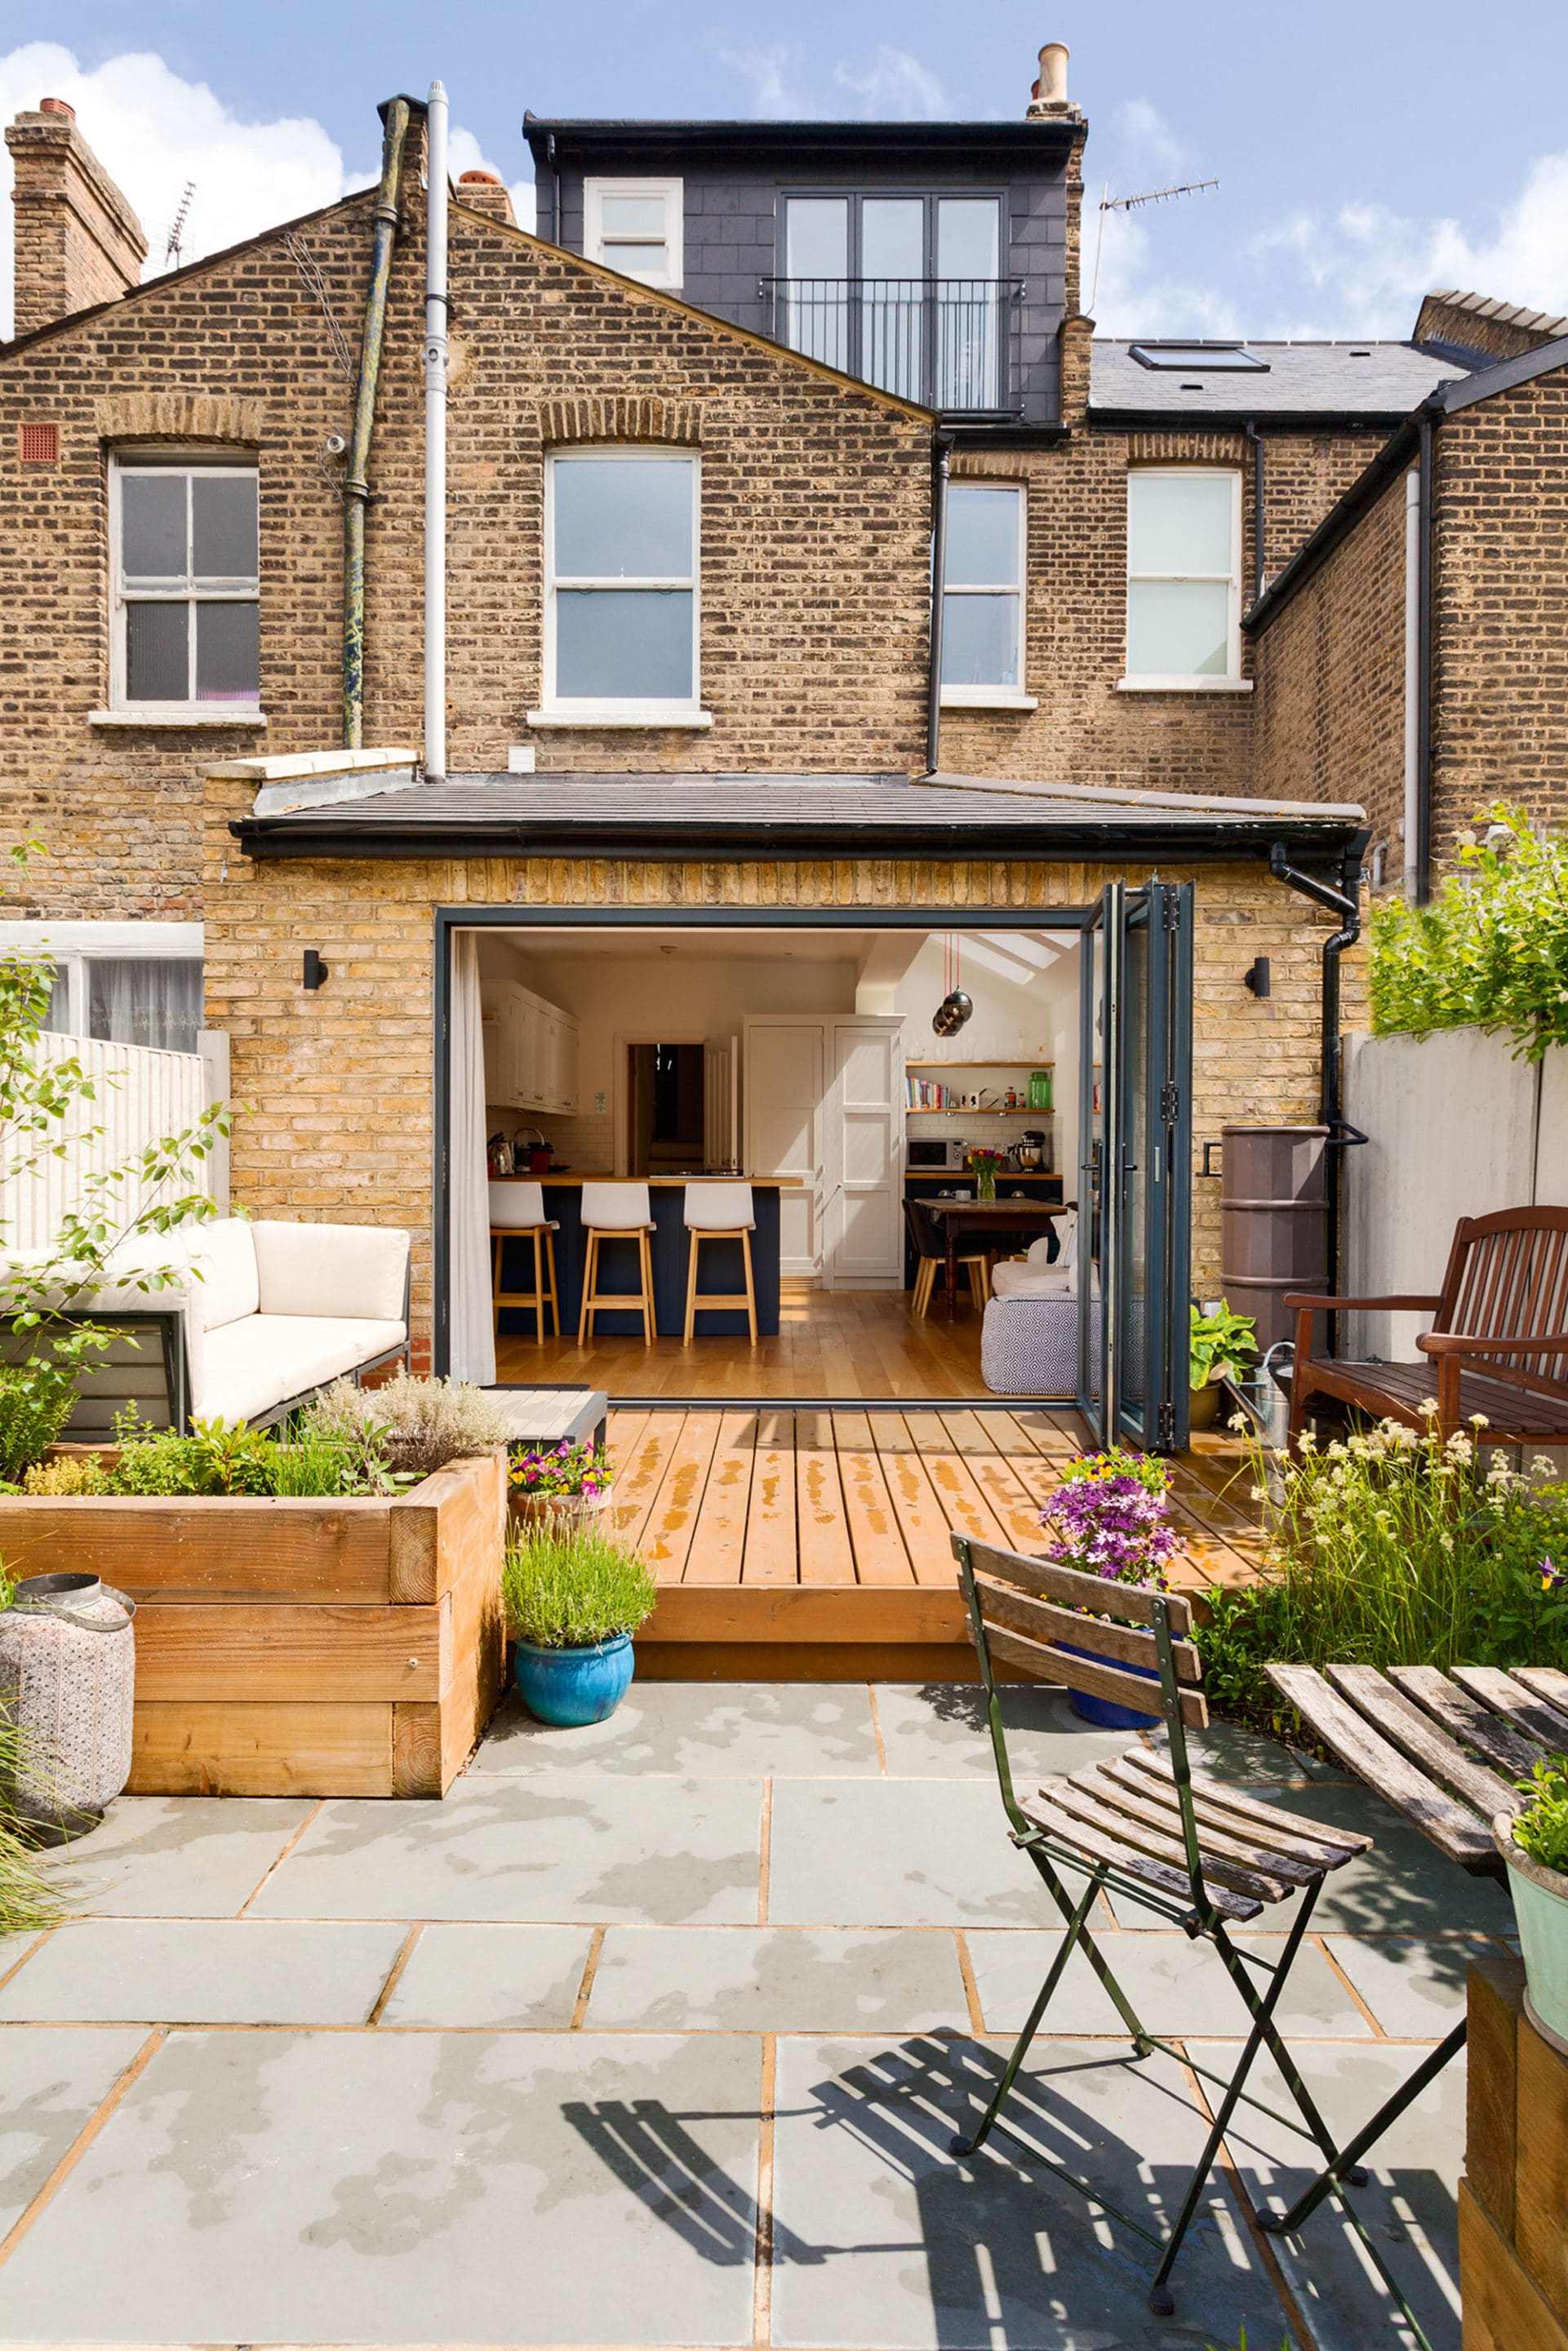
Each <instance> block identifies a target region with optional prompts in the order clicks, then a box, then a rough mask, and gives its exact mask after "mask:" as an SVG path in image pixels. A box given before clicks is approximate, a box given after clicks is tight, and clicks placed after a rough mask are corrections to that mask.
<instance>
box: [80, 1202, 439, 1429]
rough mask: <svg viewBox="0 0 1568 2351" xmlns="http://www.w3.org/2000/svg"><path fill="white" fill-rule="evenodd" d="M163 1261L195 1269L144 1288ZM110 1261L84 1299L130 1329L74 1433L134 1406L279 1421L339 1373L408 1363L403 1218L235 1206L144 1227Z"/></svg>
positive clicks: (96, 1315) (83, 1403)
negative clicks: (112, 1278)
mask: <svg viewBox="0 0 1568 2351" xmlns="http://www.w3.org/2000/svg"><path fill="white" fill-rule="evenodd" d="M152 1266H160V1267H176V1268H180V1269H182V1270H188V1271H189V1274H190V1278H189V1279H188V1280H183V1281H182V1282H181V1283H180V1284H179V1285H178V1286H177V1287H172V1288H169V1289H164V1290H138V1289H137V1288H136V1287H135V1282H134V1276H135V1274H136V1273H137V1271H139V1270H144V1269H146V1268H148V1267H152ZM110 1270H111V1271H114V1272H117V1273H119V1274H120V1277H121V1279H120V1281H119V1282H118V1283H117V1284H116V1285H115V1286H114V1287H112V1288H106V1289H103V1290H99V1291H97V1292H95V1293H94V1295H93V1296H92V1297H91V1298H90V1299H89V1300H84V1301H81V1302H80V1304H79V1306H78V1309H77V1311H78V1312H79V1313H80V1314H81V1315H82V1316H83V1317H84V1318H90V1319H91V1320H92V1321H94V1322H100V1323H104V1324H106V1325H108V1326H109V1327H110V1329H112V1330H113V1331H114V1332H115V1334H116V1335H115V1340H114V1343H113V1344H112V1345H111V1347H110V1351H109V1353H108V1354H107V1356H106V1357H105V1358H103V1359H102V1364H101V1368H99V1369H97V1370H95V1371H94V1372H93V1373H92V1374H90V1376H89V1377H87V1378H85V1379H84V1381H83V1383H82V1391H81V1394H80V1395H79V1397H78V1402H77V1407H76V1410H75V1412H74V1413H73V1415H72V1416H71V1420H70V1422H69V1425H68V1428H67V1430H66V1432H65V1433H66V1435H67V1436H68V1437H71V1438H73V1439H92V1438H96V1437H105V1436H108V1435H109V1434H110V1431H111V1429H112V1427H113V1425H114V1418H115V1415H116V1414H117V1413H118V1412H120V1411H122V1410H124V1409H125V1408H126V1407H127V1406H129V1405H134V1406H135V1408H136V1410H137V1412H138V1413H139V1414H140V1416H141V1417H142V1418H143V1419H144V1420H147V1421H150V1422H151V1423H152V1425H153V1426H155V1427H174V1428H179V1429H184V1428H186V1427H188V1426H189V1425H190V1423H191V1421H193V1420H212V1419H217V1418H221V1419H223V1420H225V1421H227V1422H229V1423H231V1424H232V1423H233V1422H235V1421H236V1420H245V1421H247V1422H248V1423H249V1424H250V1426H252V1427H253V1428H256V1427H266V1426H268V1425H269V1424H270V1423H271V1422H273V1421H276V1420H279V1419H281V1418H282V1416H284V1414H286V1413H287V1412H288V1411H289V1410H290V1409H291V1408H292V1407H293V1406H294V1405H298V1404H300V1403H302V1402H304V1401H305V1400H306V1399H307V1398H308V1397H309V1396H311V1395H314V1394H315V1393H316V1392H317V1391H318V1390H319V1389H320V1388H323V1387H326V1386H327V1385H328V1384H329V1383H330V1382H331V1381H333V1380H336V1379H341V1378H343V1377H345V1376H349V1377H351V1378H353V1379H356V1380H358V1379H359V1378H360V1377H361V1375H362V1374H364V1373H366V1372H368V1371H372V1370H374V1369H375V1368H377V1366H379V1365H381V1364H389V1363H392V1361H394V1360H395V1359H396V1358H397V1357H399V1356H401V1357H402V1361H403V1363H404V1364H405V1365H406V1364H407V1362H408V1348H409V1236H408V1234H407V1233H406V1232H405V1231H402V1230H401V1229H398V1228H394V1227H389V1226H384V1225H322V1224H310V1225H305V1224H292V1223H289V1222H287V1221H286V1220H284V1219H283V1218H280V1217H219V1218H217V1219H216V1220H215V1221H214V1223H212V1224H208V1225H199V1226H192V1227H190V1228H187V1229H186V1230H184V1231H180V1230H176V1231H174V1232H171V1233H162V1234H146V1235H142V1236H141V1237H139V1238H138V1239H137V1241H136V1242H135V1243H134V1244H132V1245H131V1246H130V1247H128V1248H127V1249H125V1250H123V1251H121V1252H120V1253H118V1254H117V1256H116V1257H115V1258H113V1259H110Z"/></svg>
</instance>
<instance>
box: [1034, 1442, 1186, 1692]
mask: <svg viewBox="0 0 1568 2351" xmlns="http://www.w3.org/2000/svg"><path fill="white" fill-rule="evenodd" d="M1169 1491H1170V1472H1169V1470H1168V1469H1167V1468H1166V1466H1165V1463H1164V1462H1163V1461H1156V1460H1155V1459H1154V1458H1153V1457H1152V1456H1151V1455H1149V1454H1146V1453H1126V1452H1124V1451H1122V1450H1121V1449H1120V1448H1119V1447H1113V1449H1112V1450H1111V1451H1110V1452H1107V1453H1088V1454H1082V1455H1081V1456H1080V1457H1079V1458H1078V1459H1077V1460H1075V1461H1070V1462H1069V1463H1068V1464H1067V1467H1066V1468H1065V1469H1064V1470H1063V1471H1062V1479H1061V1485H1060V1486H1059V1487H1058V1488H1057V1489H1056V1491H1055V1493H1054V1494H1052V1496H1051V1499H1050V1501H1049V1502H1047V1504H1046V1506H1045V1508H1044V1510H1041V1512H1040V1525H1041V1526H1042V1527H1043V1528H1044V1530H1045V1533H1046V1538H1047V1540H1046V1548H1045V1556H1046V1558H1047V1559H1049V1560H1052V1561H1054V1562H1056V1564H1057V1565H1059V1566H1061V1567H1074V1568H1077V1569H1078V1570H1079V1571H1080V1572H1081V1573H1083V1574H1085V1575H1098V1576H1101V1577H1103V1579H1104V1581H1105V1582H1106V1583H1137V1584H1142V1585H1144V1586H1145V1588H1147V1589H1148V1590H1150V1591H1154V1592H1163V1591H1164V1590H1165V1589H1166V1573H1165V1570H1166V1561H1167V1560H1169V1559H1170V1558H1171V1557H1172V1556H1173V1554H1174V1553H1175V1552H1178V1551H1179V1550H1180V1548H1181V1544H1180V1542H1179V1541H1178V1539H1177V1536H1176V1530H1175V1529H1174V1527H1172V1525H1171V1524H1170V1520H1169V1517H1168V1515H1167V1512H1168V1496H1169ZM1093 1625H1094V1618H1093V1615H1092V1612H1090V1611H1088V1610H1086V1611H1085V1612H1084V1626H1083V1632H1084V1637H1083V1640H1082V1643H1079V1642H1064V1643H1063V1644H1062V1646H1063V1647H1066V1648H1071V1649H1073V1650H1074V1651H1075V1652H1076V1654H1077V1655H1078V1656H1084V1657H1097V1658H1100V1661H1101V1663H1102V1664H1104V1665H1108V1666H1114V1667H1116V1668H1117V1670H1118V1671H1119V1672H1121V1673H1136V1674H1141V1675H1143V1676H1144V1677H1145V1678H1146V1679H1148V1680H1151V1681H1153V1680H1156V1679H1157V1678H1158V1677H1157V1676H1155V1674H1153V1673H1151V1672H1150V1671H1149V1669H1148V1668H1147V1667H1141V1666H1126V1665H1123V1664H1122V1663H1121V1662H1120V1661H1119V1660H1118V1659H1116V1658H1114V1657H1101V1653H1100V1651H1099V1650H1098V1649H1096V1648H1095V1646H1094V1644H1093ZM1071 1700H1072V1710H1073V1712H1074V1714H1077V1715H1080V1716H1082V1719H1083V1720H1084V1721H1085V1722H1092V1723H1095V1724H1097V1725H1098V1726H1099V1728H1100V1729H1103V1730H1145V1729H1147V1728H1148V1727H1149V1725H1150V1723H1151V1722H1155V1721H1157V1720H1158V1719H1159V1718H1158V1715H1157V1714H1155V1713H1153V1712H1151V1713H1149V1714H1144V1713H1141V1712H1139V1711H1138V1710H1137V1709H1136V1708H1133V1707H1130V1706H1119V1705H1117V1704H1116V1703H1115V1702H1114V1700H1113V1699H1111V1698H1093V1697H1092V1696H1091V1695H1090V1693H1089V1692H1088V1691H1087V1690H1074V1691H1073V1692H1072V1693H1071Z"/></svg>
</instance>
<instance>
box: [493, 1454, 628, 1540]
mask: <svg viewBox="0 0 1568 2351" xmlns="http://www.w3.org/2000/svg"><path fill="white" fill-rule="evenodd" d="M612 1483H613V1472H612V1468H611V1461H610V1455H609V1453H608V1451H607V1450H606V1448H605V1447H603V1446H602V1445H586V1444H583V1443H582V1442H580V1441H579V1442H578V1443H577V1444H573V1443H572V1442H571V1440H570V1437H562V1439H561V1441H560V1443H559V1445H540V1446H533V1447H519V1448H518V1449H517V1451H515V1452H513V1453H512V1455H511V1456H510V1458H509V1459H508V1461H507V1499H508V1500H509V1502H510V1505H511V1511H512V1516H513V1517H514V1518H515V1519H521V1520H524V1521H525V1522H527V1523H529V1524H535V1525H537V1524H539V1523H541V1522H545V1521H549V1522H555V1521H558V1520H591V1519H592V1518H593V1517H595V1516H596V1515H597V1514H598V1513H599V1512H600V1511H601V1510H608V1509H609V1507H610V1496H611V1489H612Z"/></svg>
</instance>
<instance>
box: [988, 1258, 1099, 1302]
mask: <svg viewBox="0 0 1568 2351" xmlns="http://www.w3.org/2000/svg"><path fill="white" fill-rule="evenodd" d="M1077 1286H1078V1276H1077V1271H1076V1270H1075V1269H1074V1268H1073V1267H1071V1266H1069V1267H1068V1268H1067V1269H1066V1270H1065V1271H1063V1270H1061V1268H1060V1267H1057V1266H1052V1267H1051V1269H1050V1270H1049V1272H1048V1271H1047V1270H1046V1269H1045V1268H1044V1267H1043V1266H1039V1265H1030V1263H1029V1261H1028V1260H1027V1259H1026V1260H1025V1262H1024V1263H1023V1264H1022V1265H1015V1264H1013V1263H1012V1262H1011V1261H1010V1260H1006V1261H1004V1262H1003V1263H1002V1264H1000V1265H998V1266H997V1267H995V1268H994V1269H993V1270H992V1273H991V1290H992V1293H993V1295H994V1296H996V1297H998V1298H1071V1296H1072V1295H1073V1294H1074V1292H1075V1290H1076V1289H1077Z"/></svg>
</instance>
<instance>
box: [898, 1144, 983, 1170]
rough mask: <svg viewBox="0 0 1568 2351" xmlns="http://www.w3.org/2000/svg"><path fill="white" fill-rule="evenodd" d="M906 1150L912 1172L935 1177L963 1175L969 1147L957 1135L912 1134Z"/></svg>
mask: <svg viewBox="0 0 1568 2351" xmlns="http://www.w3.org/2000/svg"><path fill="white" fill-rule="evenodd" d="M904 1149H905V1152H906V1154H907V1156H908V1164H909V1166H910V1168H911V1170H912V1171H914V1170H918V1171H919V1172H920V1173H921V1174H925V1173H926V1172H927V1171H929V1172H930V1173H931V1174H932V1175H962V1174H963V1171H964V1160H965V1157H966V1155H967V1152H968V1149H969V1145H968V1144H967V1143H965V1142H962V1141H961V1140H960V1139H959V1137H958V1136H957V1135H956V1134H911V1135H908V1136H906V1137H905V1141H904Z"/></svg>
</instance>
